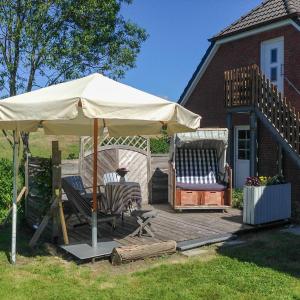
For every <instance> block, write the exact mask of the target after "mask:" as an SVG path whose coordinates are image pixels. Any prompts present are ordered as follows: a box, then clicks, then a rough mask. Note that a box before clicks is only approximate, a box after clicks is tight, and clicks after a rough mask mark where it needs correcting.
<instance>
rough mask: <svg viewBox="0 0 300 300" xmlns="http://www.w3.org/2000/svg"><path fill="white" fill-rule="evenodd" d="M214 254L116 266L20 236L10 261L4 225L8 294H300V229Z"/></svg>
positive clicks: (1, 266)
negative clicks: (74, 258)
mask: <svg viewBox="0 0 300 300" xmlns="http://www.w3.org/2000/svg"><path fill="white" fill-rule="evenodd" d="M247 240H248V242H247V243H246V244H243V245H240V246H235V247H227V248H223V249H221V248H216V247H209V248H208V252H207V254H203V255H200V256H197V257H192V258H186V257H183V256H182V255H179V254H176V255H173V256H170V257H164V258H159V259H153V260H147V261H140V262H135V263H131V264H127V265H123V266H120V267H112V266H111V265H110V264H109V262H107V261H100V262H97V263H95V264H85V265H76V264H75V263H73V262H69V261H66V260H64V259H62V258H61V257H60V256H50V255H47V254H46V253H45V252H43V251H42V250H40V252H36V253H31V252H30V251H29V250H28V249H27V247H26V242H27V238H26V236H25V235H24V234H23V235H22V236H21V237H19V240H18V245H19V249H20V250H19V252H20V254H19V256H18V265H17V266H11V265H10V264H9V263H8V262H7V254H6V251H7V250H8V247H9V245H10V236H9V232H8V231H7V230H4V231H3V230H2V231H0V287H1V288H0V299H113V300H114V299H153V300H154V299H170V300H171V299H172V300H174V299H180V300H184V299H300V281H299V276H300V259H299V251H300V237H296V236H293V235H289V234H283V233H280V232H278V231H272V232H265V233H260V234H257V235H253V236H251V237H248V238H247Z"/></svg>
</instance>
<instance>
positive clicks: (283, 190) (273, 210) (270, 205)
mask: <svg viewBox="0 0 300 300" xmlns="http://www.w3.org/2000/svg"><path fill="white" fill-rule="evenodd" d="M243 197H244V199H243V200H244V203H243V222H244V223H246V224H251V225H258V224H263V223H268V222H273V221H278V220H284V219H288V218H290V217H291V185H290V184H289V183H286V184H278V185H268V186H244V190H243Z"/></svg>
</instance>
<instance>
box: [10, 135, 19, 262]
mask: <svg viewBox="0 0 300 300" xmlns="http://www.w3.org/2000/svg"><path fill="white" fill-rule="evenodd" d="M18 146H19V131H18V130H15V131H14V148H13V163H14V178H13V203H12V237H11V263H12V264H15V263H16V240H17V197H18V194H17V193H18V190H17V189H18V187H17V180H18V148H19V147H18Z"/></svg>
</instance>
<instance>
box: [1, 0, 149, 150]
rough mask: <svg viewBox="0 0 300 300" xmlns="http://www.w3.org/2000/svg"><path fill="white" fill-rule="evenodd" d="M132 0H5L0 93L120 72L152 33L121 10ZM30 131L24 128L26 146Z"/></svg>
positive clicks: (131, 62) (129, 65) (132, 61)
mask: <svg viewBox="0 0 300 300" xmlns="http://www.w3.org/2000/svg"><path fill="white" fill-rule="evenodd" d="M131 2H132V0H0V89H1V91H3V92H2V93H1V97H2V98H3V97H7V96H14V95H16V94H19V93H22V92H29V91H31V90H32V89H34V88H37V87H43V86H48V85H52V84H55V83H58V82H61V81H65V80H68V79H74V78H77V77H80V76H84V75H87V74H89V73H92V72H100V73H102V74H104V75H107V76H110V77H112V78H114V79H117V78H121V77H122V76H123V75H124V74H125V72H126V71H127V70H128V69H130V68H133V67H134V66H135V61H136V57H137V55H138V53H139V51H140V48H141V44H142V42H144V41H145V40H146V38H147V33H146V31H145V30H144V29H142V28H140V27H139V26H138V25H136V24H134V23H132V22H131V21H129V20H125V19H124V17H122V15H120V9H121V7H122V5H129V4H131ZM28 138H29V137H28V134H26V133H22V139H23V144H24V148H25V151H29V145H28Z"/></svg>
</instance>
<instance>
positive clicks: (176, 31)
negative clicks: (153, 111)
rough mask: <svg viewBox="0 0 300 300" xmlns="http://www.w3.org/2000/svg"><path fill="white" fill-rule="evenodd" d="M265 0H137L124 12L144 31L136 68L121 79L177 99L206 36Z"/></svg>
mask: <svg viewBox="0 0 300 300" xmlns="http://www.w3.org/2000/svg"><path fill="white" fill-rule="evenodd" d="M261 2H262V0H210V1H207V0H133V4H131V5H129V6H128V5H124V6H123V8H122V10H121V14H122V15H123V16H124V17H125V18H126V19H130V20H131V21H133V22H135V23H137V24H138V25H139V26H141V27H143V28H145V29H146V31H147V32H148V34H149V38H148V39H147V41H146V42H145V43H144V44H143V46H142V48H141V52H140V54H139V56H138V58H137V61H136V68H134V69H131V70H129V71H128V72H127V73H126V75H125V77H124V78H123V79H122V80H121V81H122V82H123V83H125V84H128V85H131V86H133V87H136V88H138V89H141V90H144V91H146V92H149V93H151V94H154V95H157V96H160V97H164V98H165V99H168V100H172V101H177V100H178V99H179V97H180V95H181V93H182V92H183V90H184V88H185V86H186V85H187V83H188V81H189V79H190V78H191V77H192V74H193V72H194V71H195V69H196V67H197V65H198V64H199V62H200V60H201V58H202V56H203V55H204V53H205V51H206V49H207V48H208V46H209V42H208V39H209V38H210V37H212V36H213V35H214V34H216V33H218V32H219V31H221V30H222V29H224V28H225V27H226V26H228V25H230V24H231V23H232V22H234V21H235V20H236V19H238V18H239V17H241V16H242V15H243V14H245V13H247V12H248V11H250V10H251V9H252V8H254V7H255V6H257V5H258V4H260V3H261Z"/></svg>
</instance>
